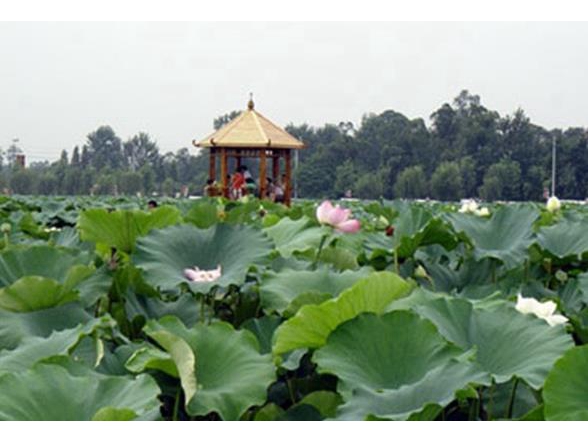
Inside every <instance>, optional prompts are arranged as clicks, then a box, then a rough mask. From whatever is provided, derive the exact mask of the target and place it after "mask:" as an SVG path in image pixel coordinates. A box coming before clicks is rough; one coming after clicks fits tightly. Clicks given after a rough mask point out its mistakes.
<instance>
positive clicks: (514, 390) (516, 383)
mask: <svg viewBox="0 0 588 442" xmlns="http://www.w3.org/2000/svg"><path fill="white" fill-rule="evenodd" d="M518 386H519V378H515V380H514V383H513V384H512V390H511V391H510V399H509V400H508V407H507V409H506V418H507V419H512V411H513V408H514V401H515V396H516V394H517V387H518Z"/></svg>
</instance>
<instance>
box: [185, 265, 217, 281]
mask: <svg viewBox="0 0 588 442" xmlns="http://www.w3.org/2000/svg"><path fill="white" fill-rule="evenodd" d="M184 276H185V277H186V279H188V280H189V281H192V282H212V281H216V280H217V279H218V278H220V277H221V266H220V264H219V265H218V266H217V267H216V269H214V270H200V269H199V268H198V267H194V268H187V269H184Z"/></svg>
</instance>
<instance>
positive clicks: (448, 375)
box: [337, 361, 488, 421]
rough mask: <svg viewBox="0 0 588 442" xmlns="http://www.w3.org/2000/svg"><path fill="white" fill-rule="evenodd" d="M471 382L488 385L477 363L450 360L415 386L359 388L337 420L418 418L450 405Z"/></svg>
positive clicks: (426, 375)
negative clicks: (420, 415)
mask: <svg viewBox="0 0 588 442" xmlns="http://www.w3.org/2000/svg"><path fill="white" fill-rule="evenodd" d="M470 383H479V384H487V383H488V382H487V378H486V377H485V376H484V375H483V374H482V373H480V371H479V370H478V369H477V368H476V367H475V366H474V365H473V364H470V363H468V362H457V361H449V362H447V363H443V364H439V365H438V366H437V367H433V368H432V369H431V370H430V371H428V372H427V373H426V374H425V375H424V376H423V377H422V378H421V379H419V380H417V381H416V382H415V383H412V384H405V385H402V386H400V387H399V388H396V389H381V390H373V389H368V388H364V387H359V388H357V390H356V391H354V392H353V396H352V397H351V398H350V399H349V400H348V401H347V402H346V403H345V404H343V405H342V406H341V407H339V414H338V416H337V418H338V419H339V420H355V421H357V420H364V419H374V418H375V419H391V420H406V419H409V418H411V419H414V416H415V415H416V414H418V413H419V412H421V411H423V410H425V409H426V408H427V406H430V405H436V406H438V407H441V408H442V407H445V406H447V405H448V404H449V403H450V402H452V401H453V400H454V399H455V397H456V392H457V391H459V390H461V389H463V388H464V387H466V386H467V385H468V384H470ZM436 414H437V413H434V415H436ZM420 419H423V418H422V417H421V418H420Z"/></svg>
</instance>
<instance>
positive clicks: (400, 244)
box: [392, 206, 457, 257]
mask: <svg viewBox="0 0 588 442" xmlns="http://www.w3.org/2000/svg"><path fill="white" fill-rule="evenodd" d="M394 227H395V230H394V236H393V237H392V238H393V246H394V248H395V249H396V250H397V253H398V256H400V257H409V256H412V255H413V254H414V252H415V251H416V250H417V248H419V247H421V246H426V245H430V244H441V245H442V246H443V247H445V248H446V249H452V248H454V247H455V246H456V244H457V240H456V238H455V235H454V234H453V232H452V231H451V229H450V227H449V226H448V225H447V224H446V223H445V222H444V221H443V220H442V219H440V218H438V217H434V216H433V215H432V214H431V213H430V212H429V211H428V210H426V209H424V208H422V207H418V206H411V207H410V209H409V210H405V211H403V212H401V213H400V215H399V216H398V217H397V218H396V219H395V221H394Z"/></svg>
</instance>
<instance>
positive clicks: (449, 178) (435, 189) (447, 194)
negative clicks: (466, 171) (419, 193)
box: [431, 161, 463, 201]
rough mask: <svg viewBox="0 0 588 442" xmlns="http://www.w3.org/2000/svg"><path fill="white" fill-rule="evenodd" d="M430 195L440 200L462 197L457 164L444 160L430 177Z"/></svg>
mask: <svg viewBox="0 0 588 442" xmlns="http://www.w3.org/2000/svg"><path fill="white" fill-rule="evenodd" d="M431 195H432V196H433V198H435V199H438V200H441V201H456V200H459V199H461V198H462V197H463V183H462V177H461V171H460V170H459V165H458V164H457V163H456V162H453V161H444V162H442V163H441V164H439V166H438V167H437V169H435V172H434V173H433V176H432V177H431Z"/></svg>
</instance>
